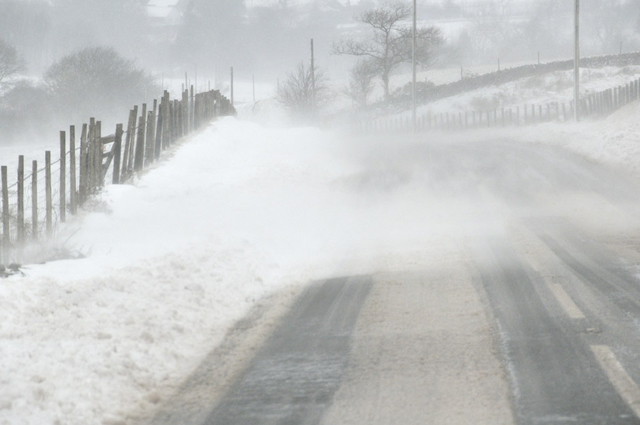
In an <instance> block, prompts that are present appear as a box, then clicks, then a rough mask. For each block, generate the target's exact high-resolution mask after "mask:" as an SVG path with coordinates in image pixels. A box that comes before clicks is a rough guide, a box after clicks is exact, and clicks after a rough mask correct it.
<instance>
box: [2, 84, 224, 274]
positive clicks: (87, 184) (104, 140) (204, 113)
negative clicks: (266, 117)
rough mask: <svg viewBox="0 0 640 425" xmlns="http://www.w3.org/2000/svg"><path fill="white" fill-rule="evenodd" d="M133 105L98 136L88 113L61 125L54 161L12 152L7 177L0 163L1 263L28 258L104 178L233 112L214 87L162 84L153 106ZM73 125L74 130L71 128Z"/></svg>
mask: <svg viewBox="0 0 640 425" xmlns="http://www.w3.org/2000/svg"><path fill="white" fill-rule="evenodd" d="M147 106H148V105H147V104H142V105H141V106H140V107H138V106H134V107H133V109H131V110H130V111H129V120H128V122H127V126H126V128H125V127H124V125H123V124H117V125H116V129H115V132H114V133H113V134H110V135H107V136H103V135H102V123H101V122H100V121H97V120H96V119H95V118H91V119H90V121H89V123H86V124H83V125H82V127H81V128H80V129H76V127H75V126H70V128H69V131H68V132H67V131H61V132H60V145H59V146H60V149H59V151H58V156H57V159H56V160H54V161H52V152H51V151H49V150H47V151H45V155H44V156H45V160H44V164H42V163H39V162H38V161H32V163H31V164H26V163H25V157H24V155H20V156H19V157H18V165H17V170H15V171H14V172H13V173H12V175H13V176H16V178H15V180H10V176H9V170H8V167H7V166H6V165H3V166H1V167H0V181H1V198H2V205H1V208H2V222H1V223H0V264H9V263H22V262H25V261H33V260H34V258H33V255H34V254H33V252H36V251H38V249H37V247H43V246H45V245H46V244H47V242H49V241H51V240H52V238H53V237H54V235H55V233H56V230H57V228H58V226H59V224H60V223H64V222H65V221H66V220H67V215H68V214H70V215H75V214H77V212H78V210H79V209H80V208H82V206H83V205H85V203H87V202H88V201H90V200H91V199H92V198H94V196H95V195H96V194H97V193H99V192H100V190H101V188H102V187H103V186H104V185H105V184H121V183H126V182H127V181H129V180H130V179H131V178H132V177H133V176H135V175H136V174H139V173H140V172H142V171H143V170H144V169H145V168H147V167H148V166H149V165H151V164H152V163H153V162H155V161H157V160H158V159H159V158H160V157H161V155H162V152H163V151H164V150H165V149H167V148H169V147H171V146H172V145H173V144H175V143H176V142H177V141H178V140H179V139H181V138H182V137H185V136H188V135H189V134H191V133H193V132H194V131H196V130H198V129H199V128H201V127H202V126H204V125H206V124H207V123H209V122H210V121H211V120H213V119H215V118H216V117H219V116H225V115H233V114H235V109H234V108H233V105H232V104H231V102H230V101H229V100H228V99H227V98H226V97H224V96H223V95H221V94H220V92H219V91H217V90H211V91H208V92H204V93H195V92H194V87H193V86H191V88H190V90H189V89H187V90H184V91H183V92H182V96H181V98H180V99H171V98H170V95H169V93H168V92H167V91H165V92H164V95H163V97H162V98H161V99H159V100H158V99H156V100H154V101H153V105H149V108H148V107H147ZM77 130H79V131H77Z"/></svg>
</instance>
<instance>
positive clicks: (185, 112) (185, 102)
mask: <svg viewBox="0 0 640 425" xmlns="http://www.w3.org/2000/svg"><path fill="white" fill-rule="evenodd" d="M180 124H181V127H182V135H183V136H186V135H187V134H189V89H188V88H186V87H185V91H183V92H182V120H181V123H180Z"/></svg>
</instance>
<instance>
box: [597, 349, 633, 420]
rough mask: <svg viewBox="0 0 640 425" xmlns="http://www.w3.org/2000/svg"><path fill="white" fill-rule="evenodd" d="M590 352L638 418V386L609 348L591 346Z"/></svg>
mask: <svg viewBox="0 0 640 425" xmlns="http://www.w3.org/2000/svg"><path fill="white" fill-rule="evenodd" d="M591 351H593V354H594V355H595V356H596V359H597V360H598V362H599V363H600V366H602V369H604V371H605V373H606V374H607V376H608V377H609V380H610V381H611V383H612V384H613V386H614V387H615V388H616V390H618V393H619V394H620V395H621V396H622V398H623V399H624V401H626V402H627V404H628V405H629V406H630V407H631V410H633V412H634V413H635V414H636V416H638V417H640V388H638V384H636V383H635V381H634V380H633V379H631V377H630V376H629V374H628V373H627V372H626V371H625V370H624V368H623V367H622V365H621V364H620V362H619V361H618V359H617V358H616V356H615V354H613V351H611V348H609V347H608V346H606V345H592V346H591Z"/></svg>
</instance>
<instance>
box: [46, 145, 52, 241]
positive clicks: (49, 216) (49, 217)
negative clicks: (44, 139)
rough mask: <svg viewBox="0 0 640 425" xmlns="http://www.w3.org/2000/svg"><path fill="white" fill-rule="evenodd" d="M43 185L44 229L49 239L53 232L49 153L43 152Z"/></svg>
mask: <svg viewBox="0 0 640 425" xmlns="http://www.w3.org/2000/svg"><path fill="white" fill-rule="evenodd" d="M44 166H45V171H44V184H45V192H46V193H45V196H46V201H45V203H46V208H47V211H46V229H47V237H51V233H52V232H53V199H52V198H51V187H52V182H51V151H45V152H44Z"/></svg>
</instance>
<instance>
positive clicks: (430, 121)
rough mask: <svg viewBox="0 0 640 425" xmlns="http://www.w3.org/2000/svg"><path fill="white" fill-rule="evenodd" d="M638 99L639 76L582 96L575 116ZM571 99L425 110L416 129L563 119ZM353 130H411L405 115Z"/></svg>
mask: <svg viewBox="0 0 640 425" xmlns="http://www.w3.org/2000/svg"><path fill="white" fill-rule="evenodd" d="M639 99H640V79H638V80H634V81H632V82H630V83H628V84H625V85H620V86H617V87H614V88H612V89H608V90H603V91H600V92H597V93H591V94H588V95H586V96H583V97H582V98H581V99H580V101H579V104H578V108H579V109H578V112H579V116H580V117H582V118H587V117H602V116H606V115H608V114H611V113H613V112H615V111H617V110H619V109H620V108H622V107H623V106H625V105H628V104H629V103H631V102H634V101H636V100H639ZM574 108H575V105H574V102H573V101H570V102H564V103H560V102H552V103H545V104H529V105H520V106H515V107H510V108H500V109H492V110H485V111H465V112H461V111H459V112H439V113H435V112H432V111H427V112H426V113H424V114H422V115H421V116H419V117H417V121H416V128H415V130H416V131H418V132H428V131H457V130H467V129H478V128H492V127H508V126H526V125H534V124H539V123H543V122H553V121H555V122H567V121H573V120H574V117H575V113H574ZM357 125H358V128H357V131H358V132H364V133H380V132H382V133H384V132H412V131H414V127H413V120H412V119H411V118H409V117H403V118H400V117H396V118H389V117H383V118H377V119H373V120H365V121H360V122H359V123H358V124H357Z"/></svg>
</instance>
